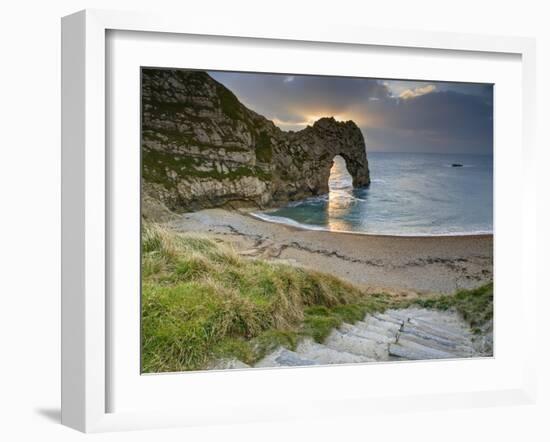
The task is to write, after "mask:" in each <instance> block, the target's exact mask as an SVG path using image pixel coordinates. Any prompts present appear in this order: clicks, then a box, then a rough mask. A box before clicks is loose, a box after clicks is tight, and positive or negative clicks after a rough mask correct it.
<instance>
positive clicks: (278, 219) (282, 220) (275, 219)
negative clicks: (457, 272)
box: [250, 212, 493, 237]
mask: <svg viewBox="0 0 550 442" xmlns="http://www.w3.org/2000/svg"><path fill="white" fill-rule="evenodd" d="M250 215H251V216H253V217H254V218H257V219H260V220H262V221H266V222H271V223H274V224H284V225H288V226H291V227H296V228H299V229H302V230H313V231H321V232H337V233H352V234H356V235H366V236H399V237H446V236H477V235H492V234H493V231H492V230H483V229H482V230H472V231H438V232H407V233H399V232H392V231H361V230H359V231H358V230H339V229H331V228H330V227H326V226H315V225H312V224H306V223H300V222H298V221H296V220H293V219H292V218H287V217H284V216H275V215H268V214H266V213H258V212H251V213H250Z"/></svg>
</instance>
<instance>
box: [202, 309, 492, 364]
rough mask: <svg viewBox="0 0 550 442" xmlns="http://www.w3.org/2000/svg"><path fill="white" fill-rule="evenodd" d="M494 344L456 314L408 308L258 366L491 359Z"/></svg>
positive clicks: (277, 354)
mask: <svg viewBox="0 0 550 442" xmlns="http://www.w3.org/2000/svg"><path fill="white" fill-rule="evenodd" d="M491 343H492V337H489V336H484V337H481V336H478V335H475V334H473V333H472V331H471V330H470V327H469V326H468V325H467V324H466V322H465V321H464V320H463V319H462V318H461V317H460V316H459V315H458V314H457V313H456V312H453V311H437V310H428V309H423V308H407V309H402V310H388V311H386V312H385V313H377V314H367V315H366V316H365V318H364V319H363V321H359V322H356V323H355V324H346V323H344V324H342V325H341V326H340V327H339V328H338V329H335V330H333V331H332V332H331V334H330V335H329V336H328V337H327V338H326V339H325V341H324V342H323V343H322V344H319V343H316V342H314V341H313V340H311V339H306V340H303V341H301V342H300V343H299V344H298V346H297V347H296V349H295V350H294V351H292V350H289V349H286V348H283V347H279V348H277V349H276V350H275V351H273V352H272V353H270V354H268V355H267V356H265V357H264V358H263V359H261V360H260V361H259V362H258V363H256V364H255V365H254V367H256V368H265V367H290V366H294V367H299V366H309V365H328V364H350V363H365V362H379V361H400V360H428V359H454V358H469V357H480V356H491V355H492V345H491ZM213 368H214V369H228V368H250V366H249V365H247V364H244V363H243V362H241V361H238V360H225V361H218V363H217V364H216V365H215V366H214V367H213Z"/></svg>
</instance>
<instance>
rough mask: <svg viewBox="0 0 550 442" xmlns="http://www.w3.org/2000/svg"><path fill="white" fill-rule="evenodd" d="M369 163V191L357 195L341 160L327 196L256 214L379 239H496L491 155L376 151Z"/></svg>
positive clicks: (338, 157)
mask: <svg viewBox="0 0 550 442" xmlns="http://www.w3.org/2000/svg"><path fill="white" fill-rule="evenodd" d="M368 159H369V169H370V175H371V184H370V186H369V187H366V188H359V189H354V188H353V186H352V179H351V176H350V174H349V173H348V171H347V169H346V165H345V161H344V159H343V158H342V157H340V156H337V157H336V158H335V159H334V165H333V167H332V170H331V175H330V179H329V188H330V192H329V193H328V194H326V195H320V196H316V197H312V198H307V199H305V200H301V201H294V202H292V203H290V204H288V205H287V206H285V207H281V208H278V209H276V210H269V211H265V212H261V213H256V214H255V215H256V216H258V217H259V218H262V219H264V220H266V221H271V222H278V223H285V224H290V225H294V226H300V227H303V228H308V229H316V230H331V231H347V232H358V233H368V234H381V235H403V236H417V235H418V236H424V235H467V234H482V233H492V232H493V157H492V156H488V155H466V154H456V155H454V154H444V155H443V154H420V153H380V152H372V153H369V154H368ZM453 164H460V165H461V167H453Z"/></svg>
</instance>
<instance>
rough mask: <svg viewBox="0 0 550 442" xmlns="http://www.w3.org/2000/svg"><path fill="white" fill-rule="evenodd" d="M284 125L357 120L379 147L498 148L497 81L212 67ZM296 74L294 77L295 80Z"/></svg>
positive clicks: (215, 74) (297, 126) (486, 150)
mask: <svg viewBox="0 0 550 442" xmlns="http://www.w3.org/2000/svg"><path fill="white" fill-rule="evenodd" d="M210 74H211V75H212V77H213V78H214V79H216V80H217V81H219V82H221V83H223V84H224V85H225V86H226V87H228V88H229V89H230V90H232V91H233V92H234V93H235V94H236V95H237V97H238V98H239V100H241V102H243V103H244V104H245V105H246V106H247V107H249V108H250V109H252V110H254V111H256V112H258V113H260V114H262V115H264V116H265V117H266V118H269V119H270V120H272V121H274V123H275V124H276V125H277V126H279V127H280V128H281V129H283V130H300V129H303V128H304V127H305V126H307V125H311V124H312V123H313V122H314V121H316V119H318V118H321V117H323V116H327V117H328V116H334V117H335V118H337V119H339V120H353V121H355V122H356V123H357V125H358V126H359V127H360V128H361V129H362V131H363V134H364V135H365V138H366V137H367V135H368V142H367V148H368V149H369V150H378V151H397V152H404V151H418V152H475V153H491V152H492V146H493V121H492V116H493V87H492V85H490V84H476V83H453V82H434V81H429V82H428V81H406V80H379V79H372V78H355V77H328V76H314V75H311V76H310V75H286V74H257V73H236V72H210ZM290 78H292V80H290Z"/></svg>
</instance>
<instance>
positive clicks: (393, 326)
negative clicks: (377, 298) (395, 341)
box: [363, 315, 401, 333]
mask: <svg viewBox="0 0 550 442" xmlns="http://www.w3.org/2000/svg"><path fill="white" fill-rule="evenodd" d="M363 322H365V323H366V324H367V325H372V326H374V327H378V328H381V329H384V330H388V331H390V332H393V333H395V332H397V331H398V330H399V329H400V328H401V324H397V323H395V322H389V321H384V320H381V319H378V318H376V317H375V316H372V315H367V316H365V319H363Z"/></svg>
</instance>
